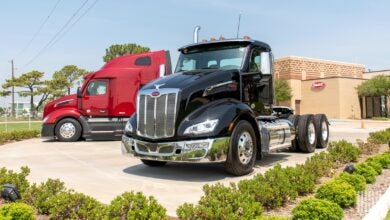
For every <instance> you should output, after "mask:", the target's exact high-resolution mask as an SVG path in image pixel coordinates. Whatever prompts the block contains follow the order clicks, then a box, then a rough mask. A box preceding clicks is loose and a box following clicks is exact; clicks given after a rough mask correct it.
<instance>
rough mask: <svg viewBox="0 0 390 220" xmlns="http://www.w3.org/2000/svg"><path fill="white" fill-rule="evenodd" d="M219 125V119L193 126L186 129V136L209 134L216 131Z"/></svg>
mask: <svg viewBox="0 0 390 220" xmlns="http://www.w3.org/2000/svg"><path fill="white" fill-rule="evenodd" d="M217 124H218V119H213V120H207V121H204V122H201V123H198V124H195V125H191V126H190V127H188V128H186V130H185V131H184V134H203V133H209V132H212V131H214V128H215V127H216V126H217Z"/></svg>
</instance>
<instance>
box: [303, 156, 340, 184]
mask: <svg viewBox="0 0 390 220" xmlns="http://www.w3.org/2000/svg"><path fill="white" fill-rule="evenodd" d="M333 166H334V162H333V159H332V157H331V155H330V154H329V153H327V152H325V151H323V152H321V153H316V154H314V155H313V156H312V157H309V158H308V159H306V162H305V164H304V165H303V168H304V169H305V170H306V171H307V172H308V173H312V174H313V175H314V176H315V177H316V179H318V178H320V177H323V176H328V175H329V174H330V173H331V171H332V168H333Z"/></svg>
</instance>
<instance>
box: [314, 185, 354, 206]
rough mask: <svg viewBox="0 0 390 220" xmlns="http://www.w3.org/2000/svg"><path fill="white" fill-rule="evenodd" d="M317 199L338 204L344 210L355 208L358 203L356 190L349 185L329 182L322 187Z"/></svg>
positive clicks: (318, 191) (316, 195)
mask: <svg viewBox="0 0 390 220" xmlns="http://www.w3.org/2000/svg"><path fill="white" fill-rule="evenodd" d="M315 197H316V198H318V199H326V200H329V201H331V202H334V203H337V204H338V205H339V206H341V207H342V208H346V207H350V206H355V205H356V202H357V193H356V191H355V188H353V186H351V185H350V184H348V183H345V182H338V181H329V182H327V183H325V184H323V185H321V186H320V187H319V188H318V190H317V192H316V194H315Z"/></svg>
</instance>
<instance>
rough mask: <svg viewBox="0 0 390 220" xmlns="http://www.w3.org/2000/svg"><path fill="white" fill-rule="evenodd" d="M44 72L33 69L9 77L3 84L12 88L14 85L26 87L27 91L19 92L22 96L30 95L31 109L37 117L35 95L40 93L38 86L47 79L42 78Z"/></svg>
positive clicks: (4, 86)
mask: <svg viewBox="0 0 390 220" xmlns="http://www.w3.org/2000/svg"><path fill="white" fill-rule="evenodd" d="M43 75H44V73H43V72H39V71H36V70H34V71H31V72H28V73H24V74H22V75H21V76H19V77H16V78H13V79H7V80H6V82H5V83H4V84H3V88H4V89H6V88H10V87H12V86H15V87H22V88H26V89H27V91H21V92H19V95H20V96H24V97H25V96H30V111H31V113H32V115H33V117H35V111H34V96H36V95H38V94H39V91H37V90H38V88H39V87H41V86H42V85H43V84H44V83H45V81H43V80H42V78H43Z"/></svg>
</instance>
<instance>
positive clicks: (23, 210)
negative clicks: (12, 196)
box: [0, 203, 35, 220]
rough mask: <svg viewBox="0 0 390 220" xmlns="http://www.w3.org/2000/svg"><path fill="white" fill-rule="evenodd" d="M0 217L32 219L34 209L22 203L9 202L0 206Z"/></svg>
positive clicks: (6, 218) (21, 219)
mask: <svg viewBox="0 0 390 220" xmlns="http://www.w3.org/2000/svg"><path fill="white" fill-rule="evenodd" d="M0 219H2V220H3V219H4V220H34V219H35V213H34V209H33V208H32V207H30V206H29V205H26V204H23V203H9V204H5V205H3V206H0Z"/></svg>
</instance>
